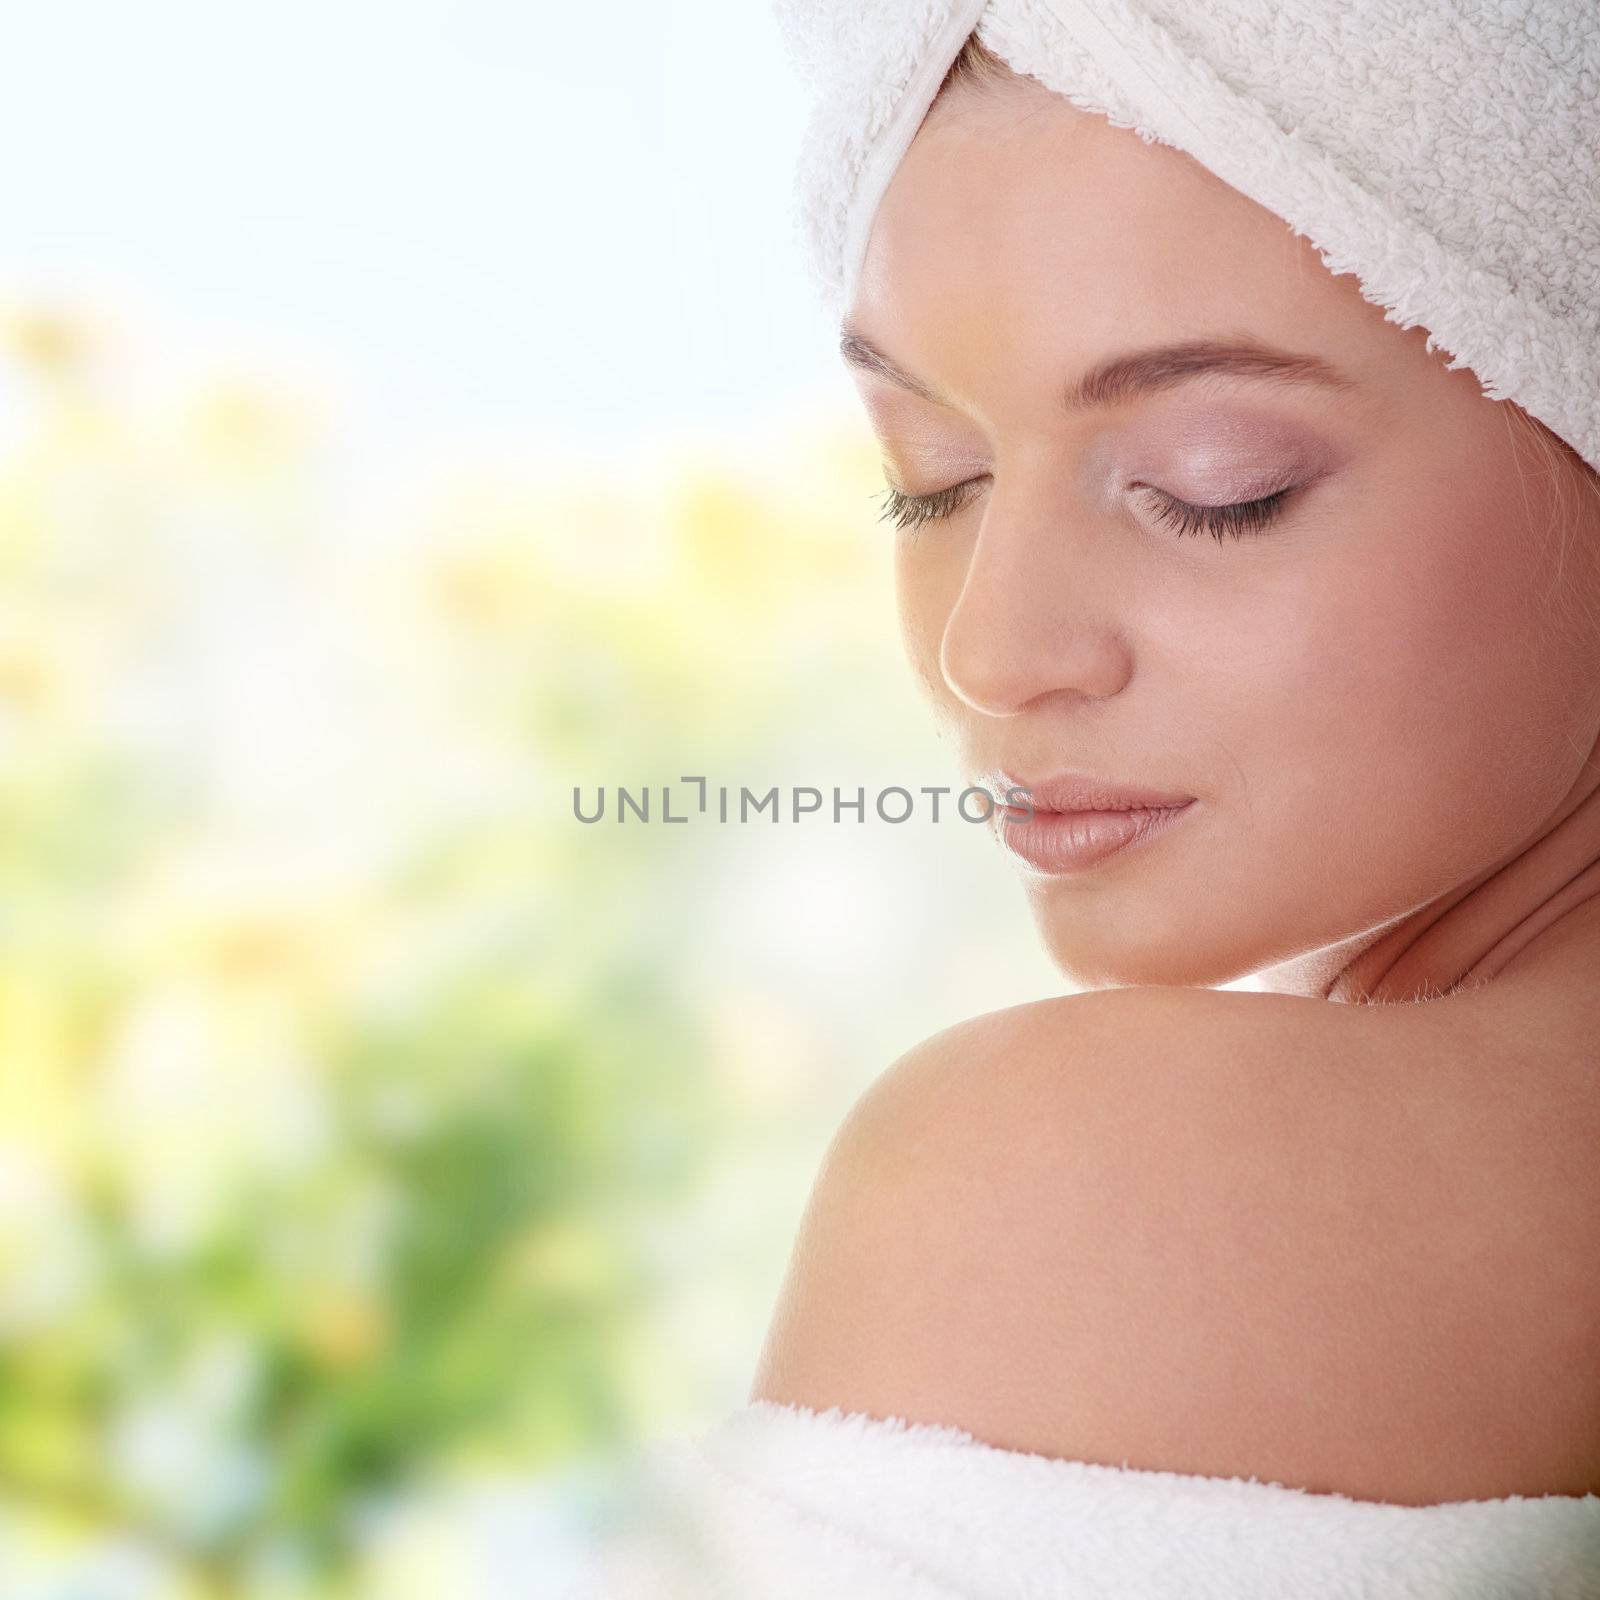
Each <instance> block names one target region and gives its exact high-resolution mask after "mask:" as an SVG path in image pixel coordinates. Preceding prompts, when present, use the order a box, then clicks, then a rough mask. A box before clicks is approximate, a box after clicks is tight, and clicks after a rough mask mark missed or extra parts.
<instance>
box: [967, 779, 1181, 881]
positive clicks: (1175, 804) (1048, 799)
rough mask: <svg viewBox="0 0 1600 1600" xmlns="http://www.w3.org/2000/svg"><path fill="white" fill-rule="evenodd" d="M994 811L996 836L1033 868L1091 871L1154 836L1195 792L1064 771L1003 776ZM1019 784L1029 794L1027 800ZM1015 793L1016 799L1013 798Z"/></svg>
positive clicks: (1055, 871) (1059, 872)
mask: <svg viewBox="0 0 1600 1600" xmlns="http://www.w3.org/2000/svg"><path fill="white" fill-rule="evenodd" d="M1000 779H1001V781H1000V783H999V785H998V793H997V798H998V799H999V801H1000V802H1001V803H1000V804H999V805H998V806H997V807H996V809H995V812H994V825H995V832H996V837H997V838H998V839H999V841H1000V843H1001V844H1003V845H1004V846H1005V848H1006V849H1007V850H1009V851H1010V852H1011V853H1012V854H1013V855H1015V856H1017V857H1018V858H1019V859H1020V860H1021V861H1023V862H1024V863H1025V864H1026V865H1027V866H1029V867H1031V868H1032V869H1033V870H1034V871H1035V872H1042V873H1046V874H1049V875H1051V876H1060V875H1066V874H1070V873H1075V872H1081V871H1085V870H1087V869H1088V868H1090V867H1093V866H1096V865H1098V864H1099V863H1100V862H1102V861H1104V860H1106V859H1107V858H1108V857H1110V856H1113V855H1118V854H1120V853H1121V852H1122V851H1124V850H1127V849H1131V848H1133V847H1135V846H1137V845H1140V844H1142V843H1144V842H1145V841H1146V840H1148V839H1152V838H1154V837H1156V836H1157V835H1158V834H1160V833H1162V832H1164V831H1165V830H1166V829H1167V828H1168V827H1170V826H1171V825H1172V824H1173V823H1174V822H1175V821H1177V820H1178V819H1179V818H1180V817H1182V816H1183V815H1185V813H1186V812H1187V811H1188V809H1189V807H1190V806H1191V805H1192V804H1193V803H1194V798H1195V797H1194V796H1193V795H1187V794H1180V793H1177V792H1175V791H1173V790H1169V789H1150V788H1146V787H1143V786H1135V785H1133V784H1126V783H1116V782H1113V781H1110V780H1108V779H1103V778H1095V777H1089V776H1085V775H1082V774H1079V773H1058V774H1056V775H1055V776H1053V777H1048V778H1043V779H1038V780H1036V781H1035V782H1034V783H1032V784H1026V783H1022V782H1020V781H1017V780H1013V779H1011V778H1010V777H1009V776H1008V775H1007V774H1005V773H1001V774H1000ZM1016 790H1026V791H1027V792H1028V795H1029V796H1030V797H1031V800H1032V805H1033V815H1032V816H1031V817H1030V816H1029V815H1028V814H1027V812H1026V810H1025V809H1021V808H1023V807H1025V806H1026V804H1027V801H1026V800H1025V799H1024V798H1023V796H1021V795H1015V794H1014V792H1015V791H1016ZM1007 791H1012V792H1013V795H1014V798H1009V797H1008V793H1007Z"/></svg>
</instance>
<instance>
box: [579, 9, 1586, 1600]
mask: <svg viewBox="0 0 1600 1600" xmlns="http://www.w3.org/2000/svg"><path fill="white" fill-rule="evenodd" d="M779 14H780V17H781V18H782V19H783V20H784V22H785V25H786V28H787V29H788V32H789V35H790V39H791V43H792V44H793V45H794V47H795V49H796V52H797V55H798V56H799V58H800V59H801V60H802V62H803V63H804V64H806V65H807V66H809V68H810V69H811V71H812V74H813V77H814V79H815V81H816V82H817V83H818V85H819V87H820V88H821V90H822V94H823V101H822V106H823V109H822V111H821V112H820V113H819V115H818V117H817V118H816V119H814V123H813V130H812V133H811V135H810V136H809V137H808V145H807V149H806V152H805V155H804V156H803V159H802V183H801V190H802V197H803V202H804V205H803V217H804V220H805V222H806V227H807V233H806V237H807V241H808V243H809V245H810V247H811V249H812V254H813V265H814V266H816V267H817V268H818V277H819V282H820V284H821V285H822V287H823V288H824V291H825V293H826V294H827V296H828V298H829V299H830V300H831V302H832V304H833V308H834V309H835V310H837V311H838V313H839V322H840V329H841V340H842V343H841V349H842V351H843V354H844V356H845V359H846V360H847V362H848V363H849V364H850V366H851V369H852V372H853V374H854V376H855V378H856V380H857V383H858V385H859V389H860V393H861V397H862V401H863V403H864V405H865V408H866V411H867V413H868V416H869V418H870V421H871V424H872V426H873V428H874V430H875V432H876V434H877V437H878V440H879V442H880V445H881V448H882V453H883V460H884V468H885V474H886V478H887V481H888V490H887V499H886V507H885V509H886V513H887V515H888V517H889V518H890V520H891V521H892V522H893V523H894V524H895V525H896V529H897V531H896V533H895V535H894V536H895V537H896V538H897V540H898V575H899V596H900V610H901V622H902V627H903V631H904V636H905V640H906V643H907V647H908V650H909V654H910V658H911V662H912V665H913V668H914V670H915V672H916V674H917V676H918V678H919V680H920V681H921V683H922V684H923V685H924V687H925V689H926V691H927V694H928V696H929V699H930V701H931V703H932V705H933V708H934V710H935V713H936V715H937V716H938V717H939V719H940V720H941V721H942V722H943V723H944V724H945V726H946V728H947V729H948V731H949V732H950V734H951V736H952V742H953V744H954V746H955V748H956V749H957V750H958V752H959V754H960V759H961V764H962V767H963V776H964V777H965V778H966V779H967V780H968V781H969V782H974V783H984V784H986V785H987V786H989V787H990V788H991V789H992V790H993V791H994V792H995V794H996V796H997V798H999V799H1002V800H1005V799H1010V800H1015V801H1017V802H1018V803H1017V804H1015V805H1010V806H1002V807H999V808H997V810H996V814H995V819H994V824H993V825H994V828H995V832H996V835H997V838H998V840H999V842H1000V843H1001V844H1002V845H1004V846H1005V847H1007V849H1008V850H1009V851H1010V852H1011V853H1012V855H1013V857H1014V859H1015V861H1016V863H1017V865H1018V868H1019V870H1020V871H1021V873H1022V875H1023V879H1024V882H1025V885H1026V888H1027V891H1028V894H1029V897H1030V901H1031V905H1032V909H1033V912H1034V915H1035V917H1036V920H1037V923H1038V927H1039V931H1040V933H1041V936H1042V937H1043V939H1044V941H1045V943H1046V945H1047V947H1048V948H1049V950H1050V952H1051V954H1052V956H1053V958H1054V960H1055V962H1056V964H1057V965H1058V966H1059V968H1060V970H1061V972H1062V973H1063V974H1064V975H1065V976H1066V977H1067V978H1068V979H1069V980H1071V982H1072V983H1073V984H1074V985H1075V986H1076V988H1077V989H1078V990H1079V991H1080V992H1077V993H1073V994H1070V995H1067V996H1065V997H1057V998H1052V999H1046V1000H1041V1001H1039V1002H1036V1003H1034V1004H1030V1005H1024V1006H1019V1007H1015V1008H1012V1009H1010V1010H1007V1011H1002V1012H999V1013H995V1014H992V1015H988V1016H983V1017H978V1018H976V1019H973V1020H972V1021H970V1022H967V1023H964V1024H961V1025H959V1026H957V1027H955V1028H951V1029H949V1030H947V1031H945V1032H944V1033H941V1034H939V1035H937V1036H936V1037H934V1038H932V1039H930V1040H928V1041H927V1042H926V1043H924V1044H922V1045H920V1046H919V1047H917V1048H916V1049H914V1050H912V1051H911V1052H910V1053H909V1054H908V1055H906V1056H905V1057H904V1058H902V1059H901V1060H900V1061H898V1062H896V1063H895V1064H894V1065H893V1066H892V1067H891V1068H890V1069H889V1070H888V1071H887V1072H885V1073H884V1074H883V1075H882V1076H881V1077H880V1078H879V1079H878V1080H877V1081H876V1082H875V1083H874V1084H873V1085H872V1086H871V1088H870V1089H869V1090H868V1091H867V1093H866V1094H865V1095H864V1096H863V1097H862V1098H861V1100H860V1101H859V1102H858V1103H857V1105H856V1106H855V1107H854V1109H853V1110H852V1112H851V1114H850V1116H849V1117H848V1119H847V1121H846V1123H845V1125H844V1126H843V1127H842V1128H841V1130H840V1131H839V1133H838V1135H837V1137H836V1139H835V1140H834V1143H833V1145H832V1147H831V1149H830V1151H829V1153H828V1156H827V1159H826V1161H825V1163H824V1165H823V1168H822V1171H821V1173H820V1175H819V1177H818V1179H817V1183H816V1186H815V1190H814V1192H813V1195H812V1197H811V1201H810V1204H809V1207H808V1209H807V1213H806V1216H805V1219H804V1222H803V1224H802V1228H801V1234H800V1238H799V1241H798V1243H797V1245H796V1247H795V1251H794V1256H793V1261H792V1264H791V1267H790V1271H789V1275H788V1279H787V1282H786V1284H785V1286H784V1289H783V1293H782V1296H781V1298H780V1302H779V1305H778V1308H777V1311H776V1314H775V1316H774V1319H773V1323H772V1326H771V1329H770V1332H769V1334H768V1338H767V1342H766V1347H765V1350H764V1352H763V1354H762V1357H761V1361H760V1364H759V1369H758V1372H757V1375H756V1379H755V1383H754V1387H753V1390H752V1393H751V1397H750V1399H751V1404H750V1405H749V1406H748V1407H746V1408H745V1409H744V1411H743V1412H741V1413H739V1414H736V1415H735V1416H733V1417H731V1418H729V1419H726V1420H725V1421H724V1423H723V1424H721V1425H720V1426H719V1427H718V1428H716V1429H713V1430H711V1431H709V1432H708V1433H707V1434H706V1435H705V1436H703V1437H702V1438H700V1439H697V1440H695V1441H693V1442H692V1443H690V1444H689V1445H688V1446H687V1447H685V1448H684V1449H682V1450H681V1451H679V1452H678V1453H677V1454H676V1455H675V1456H672V1457H670V1458H669V1459H667V1460H666V1463H665V1465H663V1466H662V1467H661V1468H660V1471H659V1476H658V1477H657V1478H656V1480H655V1482H656V1485H657V1488H658V1489H659V1490H660V1491H661V1493H660V1496H659V1497H658V1498H656V1499H655V1501H654V1504H655V1506H656V1508H657V1509H658V1510H660V1509H662V1508H665V1514H664V1515H663V1516H662V1517H660V1518H657V1519H656V1520H655V1521H654V1522H653V1523H651V1528H652V1530H653V1531H651V1532H650V1533H648V1534H645V1535H642V1536H641V1537H640V1539H639V1540H636V1542H635V1544H634V1545H633V1547H632V1550H633V1554H632V1558H631V1559H632V1560H633V1565H632V1566H631V1567H626V1569H625V1570H626V1572H627V1573H628V1574H630V1575H631V1579H632V1586H630V1581H629V1579H628V1578H626V1577H625V1578H623V1579H621V1580H618V1581H617V1582H615V1583H614V1584H613V1586H612V1587H610V1588H605V1589H602V1590H601V1591H600V1592H601V1593H604V1594H607V1595H613V1594H614V1595H632V1594H636V1593H637V1594H641V1595H642V1594H645V1593H649V1594H652V1595H661V1594H666V1593H674V1594H676V1593H682V1594H696V1595H710V1594H728V1595H758V1594H759V1595H762V1596H777V1595H790V1594H792V1595H796V1596H799V1595H821V1594H833V1593H841V1594H852V1595H869V1594H870V1595H883V1596H890V1595H893V1596H896V1597H910V1596H913V1595H915V1596H936V1595H937V1596H954V1595H963V1596H978V1595H981V1596H984V1597H989V1596H993V1597H995V1600H999V1597H1002V1596H1004V1597H1012V1596H1018V1597H1020V1596H1023V1595H1052V1596H1057V1595H1059V1596H1078V1595H1089V1594H1095V1595H1102V1594H1117V1595H1120V1596H1155V1595H1162V1596H1172V1597H1176V1596H1180V1595H1181V1596H1185V1597H1188V1596H1194V1595H1199V1594H1217V1595H1227V1596H1229V1597H1231V1600H1244V1597H1247V1596H1261V1597H1262V1600H1265V1597H1267V1596H1275V1597H1276V1596H1283V1595H1289V1594H1316V1595H1318V1596H1324V1597H1325V1596H1333V1595H1349V1596H1351V1597H1354V1596H1357V1595H1360V1596H1363V1597H1365V1600H1371V1597H1374V1596H1391V1595H1392V1596H1396V1597H1398V1596H1401V1595H1418V1594H1424V1593H1425V1594H1429V1595H1434V1594H1438V1595H1473V1596H1496V1597H1501V1600H1510V1597H1512V1596H1518V1597H1526V1596H1535V1595H1538V1596H1551V1597H1554V1596H1557V1595H1562V1596H1572V1595H1590V1596H1593V1595H1600V1496H1597V1494H1596V1491H1600V1271H1597V1270H1596V1267H1595V1263H1596V1261H1597V1260H1600V1161H1597V1159H1596V1152H1597V1151H1600V1045H1597V1043H1596V1041H1597V1040H1600V471H1597V469H1600V123H1597V121H1596V110H1595V101H1596V93H1595V87H1594V85H1595V83H1596V82H1597V81H1600V14H1597V13H1596V12H1595V11H1594V9H1593V8H1592V7H1591V6H1590V5H1588V4H1587V0H1527V3H1524V4H1518V5H1516V6H1504V7H1494V8H1490V7H1486V6H1478V5H1469V4H1467V3H1466V0H1460V3H1454V0H1407V4H1405V5H1403V6H1402V5H1390V4H1386V3H1385V0H1346V3H1340V0H1321V3H1317V4H1312V3H1310V0H1276V3H1274V4H1272V5H1270V6H1269V5H1267V4H1264V3H1263V0H1209V3H1207V4H1205V5H1203V6H1202V5H1199V4H1196V3H1189V4H1185V3H1183V0H868V3H866V4H862V3H861V0H852V3H850V4H846V3H845V0H837V3H836V4H831V5H829V4H822V5H819V4H817V3H816V0H806V3H802V0H793V3H783V4H780V8H779ZM952 63H953V65H952ZM1286 224H1287V225H1286ZM1019 788H1020V789H1024V790H1026V791H1028V794H1027V795H1026V796H1016V795H1014V794H1011V793H1010V792H1009V791H1012V790H1014V789H1019ZM1030 812H1031V815H1030ZM1245 980H1247V981H1248V982H1249V983H1250V984H1251V985H1253V987H1254V989H1255V990H1257V991H1259V992H1242V991H1240V990H1239V989H1236V988H1229V987H1225V986H1227V985H1230V984H1235V983H1238V982H1240V981H1245ZM641 1552H643V1554H642V1555H641ZM646 1572H648V1578H644V1577H642V1576H641V1575H642V1574H644V1573H646Z"/></svg>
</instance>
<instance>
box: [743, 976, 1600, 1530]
mask: <svg viewBox="0 0 1600 1600" xmlns="http://www.w3.org/2000/svg"><path fill="white" fill-rule="evenodd" d="M1424 1009H1426V1008H1421V1007H1419V1008H1416V1012H1415V1013H1414V1014H1411V1015H1406V1016H1401V1015H1400V1014H1398V1013H1397V1014H1394V1015H1386V1014H1384V1012H1383V1011H1382V1009H1381V1008H1357V1007H1345V1006H1329V1005H1324V1004H1323V1003H1321V1002H1315V1001H1308V1000H1302V999H1298V998H1295V997H1290V996H1278V995H1265V994H1254V993H1243V992H1229V991H1215V990H1203V989H1162V988H1141V989H1120V990H1109V991H1097V992H1094V993H1091V994H1083V995H1073V996H1067V997H1062V998H1059V999H1054V1000H1049V1001H1043V1002H1038V1003H1035V1004H1032V1005H1027V1006H1019V1007H1012V1008H1009V1009H1007V1010H1005V1011H999V1012H993V1013H989V1014H987V1015H985V1016H981V1017H977V1018H974V1019H972V1020H971V1021H969V1022H964V1023H961V1024H959V1025H958V1026H956V1027H954V1028H950V1029H947V1030H945V1031H944V1032H943V1033H940V1034H938V1035H936V1036H934V1037H933V1038H932V1039H929V1040H927V1041H925V1042H924V1043H923V1044H921V1045H919V1046H917V1047H916V1048H915V1049H913V1050H911V1051H909V1052H908V1053H907V1054H906V1055H905V1056H903V1057H902V1058H901V1059H900V1060H899V1061H897V1062H896V1063H895V1064H894V1065H893V1066H892V1067H891V1068H889V1070H888V1071H886V1072H885V1073H884V1074H883V1075H881V1076H880V1077H879V1079H878V1080H876V1082H875V1083H874V1084H873V1085H872V1086H871V1087H870V1088H869V1089H868V1091H867V1092H866V1093H865V1094H864V1095H863V1096H862V1097H861V1099H860V1100H859V1101H858V1102H857V1104H856V1106H855V1108H854V1109H853V1111H852V1113H851V1115H850V1116H849V1117H848V1118H847V1119H846V1122H845V1124H844V1125H843V1127H841V1129H840V1130H839V1132H838V1134H837V1136H836V1137H835V1139H834V1141H833V1144H832V1146H831V1147H830V1149H829V1152H828V1155H827V1158H826V1160H825V1161H824V1163H823V1167H822V1170H821V1172H820V1173H819V1176H818V1178H817V1182H816V1185H815V1188H814V1190H813V1193H812V1196H811V1200H810V1203H809V1205H808V1208H807V1212H806V1216H805V1218H804V1221H803V1223H802V1227H801V1232H800V1237H799V1239H798V1241H797V1243H796V1246H795V1250H794V1255H793V1259H792V1261H791V1264H790V1269H789V1274H788V1277H787V1279H786V1282H785V1285H784V1288H783V1292H782V1294H781V1296H780V1299H779V1304H778V1307H777V1310H776V1313H775V1316H774V1319H773V1322H772V1327H771V1330H770V1332H769V1335H768V1339H767V1344H766V1348H765V1350H764V1352H763V1355H762V1359H761V1363H760V1368H759V1370H758V1373H757V1377H756V1382H755V1387H754V1391H753V1393H754V1396H755V1397H758V1398H766V1399H772V1400H778V1401H782V1402H786V1403H793V1404H799V1405H807V1406H812V1407H815V1408H817V1409H826V1408H828V1407H830V1406H840V1407H842V1408H843V1409H845V1410H847V1411H860V1412H865V1413H867V1414H869V1415H874V1416H899V1417H906V1418H908V1419H909V1420H912V1421H928V1422H943V1423H950V1424H954V1425H956V1426H960V1427H963V1428H966V1429H968V1430H969V1431H970V1432H972V1433H973V1434H974V1435H975V1436H977V1437H978V1438H980V1439H984V1440H986V1441H988V1442H989V1443H992V1444H996V1445H999V1446H1001V1447H1004V1448H1009V1449H1017V1450H1028V1451H1035V1452H1038V1453H1040V1454H1043V1455H1051V1456H1060V1457H1066V1458H1070V1459H1076V1460H1087V1461H1101V1462H1107V1463H1113V1464H1126V1465H1130V1466H1137V1467H1147V1468H1152V1469H1162V1470H1168V1471H1180V1472H1197V1473H1205V1474H1210V1475H1216V1476H1241V1477H1250V1476H1255V1477H1258V1478H1261V1479H1263V1480H1267V1481H1276V1482H1281V1483H1286V1484H1289V1485H1292V1486H1296V1487H1302V1488H1307V1489H1311V1490H1316V1491H1323V1492H1339V1493H1344V1494H1349V1495H1352V1496H1354V1497H1356V1498H1362V1499H1379V1500H1390V1501H1395V1502H1397V1503H1402V1504H1407V1503H1409V1504H1427V1503H1432V1502H1436V1501H1441V1500H1452V1499H1474V1498H1486V1497H1492V1496H1498V1495H1503V1494H1543V1493H1584V1492H1587V1491H1588V1490H1590V1489H1600V1374H1597V1372H1596V1370H1595V1369H1596V1366H1597V1364H1596V1363H1595V1361H1594V1351H1595V1350H1596V1349H1597V1348H1600V1274H1597V1272H1596V1270H1595V1269H1594V1268H1593V1266H1592V1263H1593V1262H1594V1261H1595V1260H1596V1259H1600V1253H1597V1252H1600V1183H1597V1182H1596V1181H1595V1178H1594V1176H1593V1169H1594V1166H1595V1162H1594V1159H1593V1152H1594V1150H1595V1148H1596V1144H1595V1140H1596V1138H1597V1137H1600V1127H1597V1126H1596V1124H1595V1121H1594V1118H1593V1115H1592V1106H1593V1101H1592V1100H1590V1101H1586V1102H1583V1113H1582V1114H1581V1115H1574V1114H1573V1108H1572V1106H1571V1105H1570V1104H1568V1105H1566V1106H1560V1105H1551V1104H1548V1103H1545V1102H1544V1101H1542V1100H1541V1099H1540V1097H1539V1096H1537V1095H1530V1094H1528V1093H1527V1092H1526V1085H1525V1084H1524V1085H1523V1092H1522V1093H1520V1094H1519V1092H1518V1084H1517V1082H1516V1075H1515V1074H1512V1073H1505V1072H1501V1073H1497V1072H1496V1071H1494V1070H1493V1068H1494V1063H1493V1062H1491V1061H1487V1060H1484V1059H1469V1060H1458V1059H1456V1057H1457V1056H1460V1055H1462V1054H1464V1053H1465V1054H1470V1052H1463V1050H1462V1048H1461V1043H1460V1037H1461V1036H1460V1035H1459V1033H1456V1032H1452V1030H1449V1029H1445V1030H1437V1029H1435V1030H1433V1031H1428V1030H1427V1029H1424V1028H1419V1027H1418V1026H1416V1024H1415V1017H1416V1015H1419V1014H1420V1013H1421V1011H1423V1010H1424ZM1442 1014H1443V1013H1441V1015H1442ZM1457 1014H1458V1015H1459V1014H1460V1013H1457Z"/></svg>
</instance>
